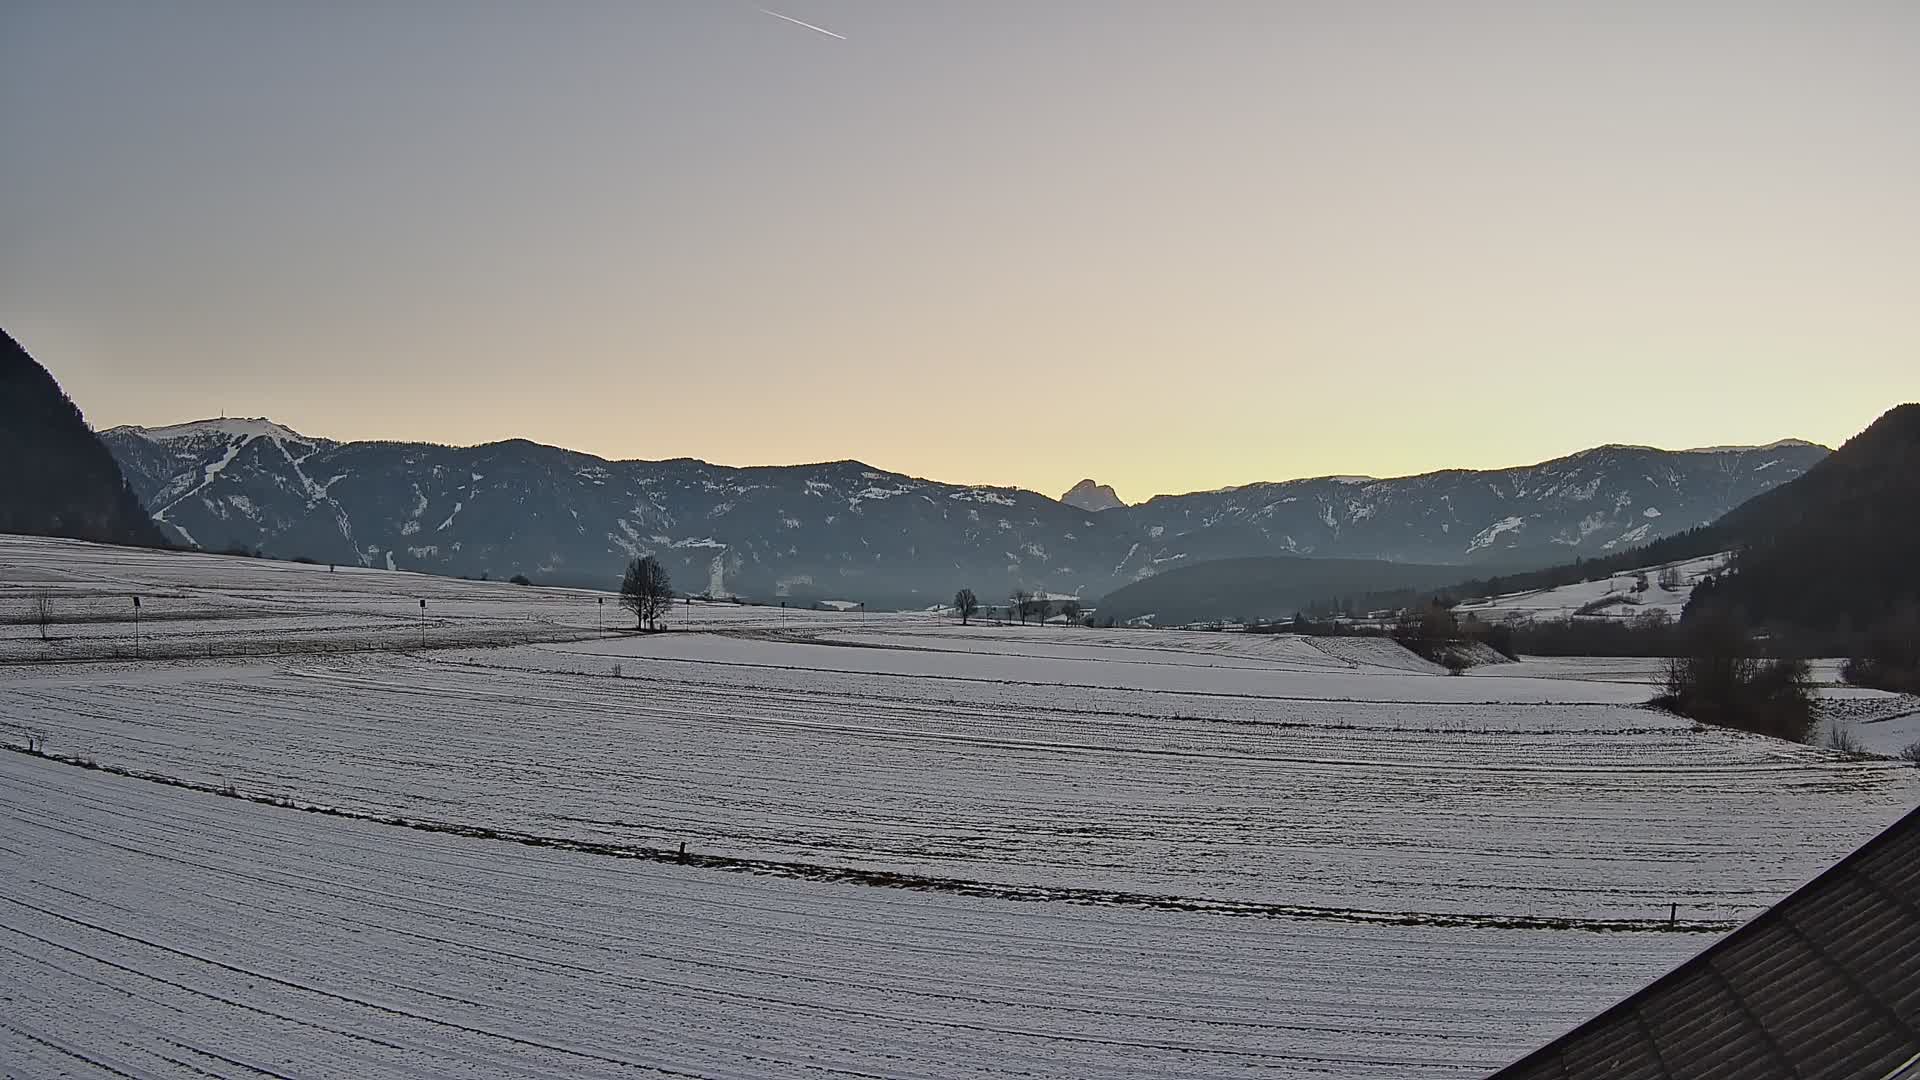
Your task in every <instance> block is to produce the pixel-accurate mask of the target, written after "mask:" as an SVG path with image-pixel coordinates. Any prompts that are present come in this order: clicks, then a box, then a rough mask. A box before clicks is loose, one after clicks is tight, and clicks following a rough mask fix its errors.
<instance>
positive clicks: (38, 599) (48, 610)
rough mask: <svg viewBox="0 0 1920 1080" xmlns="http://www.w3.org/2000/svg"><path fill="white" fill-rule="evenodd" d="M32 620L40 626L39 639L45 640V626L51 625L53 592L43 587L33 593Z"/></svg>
mask: <svg viewBox="0 0 1920 1080" xmlns="http://www.w3.org/2000/svg"><path fill="white" fill-rule="evenodd" d="M33 621H34V624H35V625H36V626H38V627H40V640H41V641H45V640H47V627H49V626H52V625H53V594H52V593H51V592H48V591H47V590H45V589H41V590H40V591H39V592H37V593H35V594H34V595H33Z"/></svg>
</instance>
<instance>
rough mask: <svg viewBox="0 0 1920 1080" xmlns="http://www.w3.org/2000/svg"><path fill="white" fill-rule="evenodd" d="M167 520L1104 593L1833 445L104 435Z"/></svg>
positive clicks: (1651, 533) (189, 534) (1614, 513)
mask: <svg viewBox="0 0 1920 1080" xmlns="http://www.w3.org/2000/svg"><path fill="white" fill-rule="evenodd" d="M101 437H102V439H103V440H104V441H105V442H106V444H107V446H108V447H109V448H110V449H111V450H112V451H113V454H114V456H115V457H116V458H117V459H118V460H119V462H120V465H121V468H122V470H123V471H124V472H125V473H126V476H127V479H128V481H129V482H130V483H131V484H132V485H133V488H134V490H135V491H136V492H137V493H138V494H139V495H140V498H141V499H142V500H143V501H144V502H145V503H146V505H147V507H148V509H149V510H150V511H151V512H152V513H153V515H154V517H155V519H156V520H158V521H159V522H160V523H161V525H162V527H163V528H164V529H166V530H167V531H168V532H169V533H170V534H171V535H173V536H175V537H178V538H179V539H182V540H188V541H191V542H193V543H196V544H198V545H200V546H201V547H204V548H207V549H209V550H215V551H218V550H224V549H227V548H230V547H233V546H236V545H237V546H242V547H246V548H248V549H256V548H257V549H261V550H264V551H265V552H267V553H268V554H273V555H279V556H283V557H297V556H305V557H308V558H312V559H317V560H320V561H322V562H338V563H359V564H363V565H369V566H390V567H396V568H401V569H415V570H423V571H428V572H432V573H441V574H457V575H467V576H473V577H478V576H480V575H481V574H483V573H484V574H488V575H490V576H492V577H496V578H499V577H506V576H508V575H511V574H515V573H523V574H526V575H528V576H529V577H532V578H533V579H535V580H536V581H540V582H543V583H554V584H588V585H599V586H611V585H612V584H614V583H616V582H617V581H618V579H619V575H620V570H621V567H622V566H623V564H624V562H625V560H626V559H627V558H629V557H631V556H634V555H639V554H653V555H656V556H658V557H660V558H661V559H662V560H663V561H664V562H665V563H666V564H667V565H668V567H669V569H670V570H671V572H672V574H673V577H674V582H675V584H676V586H678V587H679V588H681V589H682V590H685V591H691V592H702V591H705V592H711V593H713V594H715V595H725V594H736V595H743V596H749V597H754V598H774V597H791V598H793V599H795V600H800V601H805V600H811V599H819V598H847V597H851V598H855V599H862V600H866V601H868V602H870V603H873V604H901V605H907V604H921V605H924V604H930V603H934V602H938V601H941V600H944V599H946V598H949V597H951V596H952V595H953V592H954V590H955V589H956V588H959V587H961V586H967V587H971V588H973V589H974V590H975V591H976V592H979V593H980V594H981V595H982V596H991V595H1002V594H1003V591H1004V590H1006V589H1008V588H1012V587H1015V586H1019V585H1024V586H1028V587H1034V588H1044V589H1048V590H1051V591H1053V592H1058V593H1072V594H1075V595H1080V596H1084V597H1088V598H1097V597H1099V596H1101V595H1103V594H1104V593H1106V592H1107V591H1108V590H1110V589H1113V588H1116V587H1118V586H1120V585H1124V584H1126V583H1128V582H1131V581H1135V580H1138V579H1140V578H1142V577H1145V576H1148V575H1151V574H1153V573H1157V572H1159V571H1160V570H1163V569H1166V568H1169V567H1171V566H1176V565H1183V564H1187V563H1191V562H1197V561H1201V560H1205V559H1216V558H1232V557H1240V556H1248V555H1271V554H1282V553H1287V554H1296V555H1318V556H1343V557H1350V558H1352V557H1358V558H1378V559H1388V560H1395V561H1404V562H1420V563H1463V564H1464V563H1474V564H1499V565H1501V566H1517V565H1522V564H1533V565H1543V564H1546V563H1550V562H1562V561H1566V560H1569V559H1572V558H1574V557H1575V556H1580V555H1598V554H1603V553H1607V552H1611V551H1615V550H1619V549H1620V548H1622V547H1627V546H1631V545H1633V544H1637V543H1642V542H1645V541H1648V540H1652V539H1655V538H1657V537H1660V536H1664V535H1667V534H1670V533H1674V532H1678V531H1680V530H1683V529H1687V528H1691V527H1693V526H1695V525H1701V524H1705V523H1707V522H1709V521H1712V520H1714V519H1715V518H1717V517H1719V516H1720V515H1721V514H1722V513H1724V512H1726V511H1727V510H1729V509H1731V508H1732V507H1734V506H1736V505H1738V504H1739V503H1741V502H1743V501H1745V500H1746V499H1748V498H1750V497H1752V496H1753V495H1756V494H1758V493H1760V492H1762V491H1765V490H1768V489H1769V488H1772V487H1774V486H1777V485H1778V484H1780V483H1783V482H1785V481H1787V480H1790V479H1792V478H1793V477H1796V476H1798V475H1800V474H1801V473H1802V472H1804V471H1805V470H1806V469H1807V468H1808V467H1809V466H1811V465H1812V464H1813V463H1814V462H1816V461H1818V460H1820V459H1821V458H1822V457H1824V456H1825V455H1826V454H1827V450H1826V449H1825V448H1823V447H1819V446H1815V445H1812V444H1809V443H1803V442H1797V441H1788V442H1783V443H1776V444H1773V445H1771V446H1769V447H1766V448H1722V449H1715V450H1709V451H1692V452H1690V451H1667V450H1655V449H1650V448H1646V447H1630V446H1604V447H1600V448H1598V449H1594V450H1588V451H1584V452H1582V453H1578V454H1573V455H1570V456H1568V457H1564V458H1557V459H1555V460H1552V461H1547V462H1542V463H1541V464H1539V465H1533V466H1527V467H1523V468H1514V469H1501V470H1496V471H1469V470H1449V471H1444V472H1436V473H1428V474H1425V475H1422V476H1412V477H1403V478H1399V479H1387V480H1373V479H1367V478H1360V477H1340V478H1322V479H1311V480H1291V481H1286V482H1284V483H1266V484H1252V485H1248V486H1245V487H1238V488H1228V489H1224V490H1220V491H1207V492H1194V493H1191V494H1186V495H1162V496H1159V497H1156V498H1154V499H1151V500H1149V501H1147V502H1145V503H1141V504H1139V505H1136V506H1124V505H1123V506H1117V507H1114V508H1111V509H1105V510H1100V511H1098V512H1094V511H1089V510H1085V509H1082V508H1079V507H1075V506H1071V505H1068V504H1066V503H1064V502H1060V501H1057V500H1054V499H1051V498H1048V497H1046V496H1044V495H1040V494H1036V493H1034V492H1031V491H1024V490H1021V489H1018V488H1005V487H980V486H964V485H954V484H943V483H938V482H935V481H930V480H922V479H917V478H915V477H910V476H905V475H902V474H900V473H893V472H886V471H883V470H880V469H875V468H872V467H870V466H867V465H863V464H861V463H859V462H856V461H838V462H829V463H825V464H818V465H793V466H766V467H757V468H731V467H726V466H720V465H709V464H706V463H705V462H700V461H694V460H691V459H685V458H682V459H676V460H672V461H608V460H605V459H603V458H598V457H594V456H592V455H590V454H582V453H576V452H574V451H571V450H563V449H559V448H557V447H552V446H543V445H540V444H537V443H531V442H527V441H524V440H517V439H516V440H509V441H506V442H498V443H488V444H486V445H483V446H473V447H451V446H437V445H433V444H428V443H398V442H348V443H340V442H334V441H332V440H328V439H320V438H312V437H309V436H305V435H301V434H299V433H298V432H295V431H292V430H289V429H287V428H285V427H282V426H280V425H278V424H274V423H272V422H270V421H267V420H260V419H254V420H204V421H199V422H196V423H190V424H180V425H175V426H172V427H160V428H142V427H119V428H113V429H111V430H108V431H106V432H103V433H102V434H101Z"/></svg>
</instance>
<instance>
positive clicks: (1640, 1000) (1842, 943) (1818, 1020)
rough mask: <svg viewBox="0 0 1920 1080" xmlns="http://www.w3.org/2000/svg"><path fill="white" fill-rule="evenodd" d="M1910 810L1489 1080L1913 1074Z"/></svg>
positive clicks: (1893, 1079) (1918, 863)
mask: <svg viewBox="0 0 1920 1080" xmlns="http://www.w3.org/2000/svg"><path fill="white" fill-rule="evenodd" d="M1916 1056H1920V810H1915V811H1914V812H1912V813H1910V814H1908V815H1907V816H1906V817H1904V818H1901V819H1900V820H1899V821H1897V822H1895V823H1894V824H1893V825H1892V826H1891V827H1889V828H1888V829H1887V830H1886V831H1885V832H1883V833H1881V834H1880V835H1879V836H1876V837H1874V838H1873V839H1872V840H1870V841H1868V842H1867V843H1866V845H1865V846H1863V847H1862V848H1860V850H1858V851H1856V852H1854V853H1853V854H1851V855H1849V856H1847V857H1846V858H1845V859H1842V860H1841V861H1840V862H1839V863H1838V864H1836V865H1835V866H1834V867H1833V868H1832V869H1830V870H1828V871H1827V872H1826V873H1823V874H1821V875H1820V876H1819V877H1817V878H1815V879H1814V880H1813V881H1811V882H1808V883H1807V884H1806V885H1805V886H1803V887H1801V888H1800V889H1799V890H1798V891H1796V892H1795V893H1794V894H1793V895H1791V896H1789V897H1787V898H1786V899H1785V900H1782V901H1781V902H1780V903H1778V904H1776V905H1774V906H1773V907H1772V908H1771V909H1769V910H1768V911H1766V912H1765V913H1764V914H1762V915H1760V916H1758V917H1756V918H1755V919H1754V920H1753V921H1752V922H1749V923H1747V924H1746V925H1745V926H1742V927H1741V928H1740V929H1738V930H1735V931H1734V932H1733V933H1731V934H1729V935H1727V936H1726V937H1725V938H1722V939H1721V940H1720V941H1718V942H1715V943H1714V944H1713V945H1712V946H1710V947H1709V948H1708V949H1707V950H1706V951H1705V952H1702V953H1701V954H1700V955H1699V956H1696V957H1694V958H1693V959H1692V960H1689V961H1687V962H1686V963H1685V964H1682V965H1681V966H1680V967H1678V968H1676V969H1675V970H1674V971H1672V972H1670V973H1669V974H1667V975H1665V976H1663V977H1662V978H1660V979H1659V980H1658V981H1656V982H1654V983H1653V984H1652V985H1651V986H1648V987H1647V988H1646V989H1644V990H1641V991H1640V992H1639V993H1637V994H1634V995H1633V996H1632V997H1630V998H1628V999H1627V1000H1625V1001H1623V1002H1621V1003H1620V1004H1618V1005H1615V1006H1614V1007H1613V1008H1611V1009H1608V1010H1607V1011H1606V1012H1604V1013H1601V1014H1600V1015H1599V1016H1596V1017H1594V1018H1593V1019H1592V1020H1589V1021H1587V1022H1586V1023H1584V1024H1582V1025H1580V1026H1579V1027H1577V1028H1575V1029H1573V1030H1572V1031H1570V1032H1568V1033H1567V1034H1566V1035H1564V1036H1562V1037H1560V1038H1559V1039H1556V1040H1554V1041H1553V1042H1552V1043H1550V1044H1548V1045H1547V1046H1545V1047H1543V1048H1541V1049H1540V1050H1537V1051H1535V1052H1534V1053H1532V1054H1529V1055H1527V1056H1526V1057H1525V1058H1522V1059H1521V1060H1520V1061H1517V1062H1515V1063H1514V1064H1512V1065H1509V1066H1507V1067H1506V1068H1505V1069H1502V1070H1500V1071H1499V1072H1497V1073H1495V1074H1494V1080H1588V1078H1601V1077H1604V1078H1606V1080H1643V1078H1644V1080H1694V1078H1698V1080H1722V1078H1724V1080H1771V1078H1775V1077H1778V1078H1781V1080H1788V1078H1814V1077H1818V1078H1833V1080H1856V1078H1858V1080H1908V1077H1909V1076H1914V1077H1920V1069H1916V1068H1915V1067H1914V1065H1915V1058H1916Z"/></svg>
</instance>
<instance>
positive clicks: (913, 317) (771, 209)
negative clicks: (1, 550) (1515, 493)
mask: <svg viewBox="0 0 1920 1080" xmlns="http://www.w3.org/2000/svg"><path fill="white" fill-rule="evenodd" d="M771 7H772V10H773V11H775V12H777V13H779V14H780V15H785V16H787V17H788V18H785V19H783V18H778V17H775V16H774V15H772V14H768V13H767V12H765V11H763V10H761V9H760V7H759V6H758V5H755V4H751V3H733V2H730V0H620V2H613V0H567V2H565V3H559V4H534V3H530V2H529V3H502V2H494V0H408V2H406V3H401V4H383V3H377V2H375V0H343V2H340V3H329V4H260V3H254V2H251V0H232V2H215V0H172V2H168V3H150V2H144V0H117V2H106V0H52V2H43V0H9V2H7V3H6V4H4V5H0V146H3V147H5V156H4V163H5V164H4V174H3V175H4V181H3V182H0V326H4V327H5V328H6V329H7V330H8V331H10V332H11V333H12V334H13V335H14V336H15V337H16V338H18V339H19V340H20V341H21V343H22V344H24V345H25V346H26V347H27V349H28V350H29V351H30V352H32V353H33V354H34V356H35V357H36V358H37V359H39V360H40V361H41V362H42V363H44V364H45V365H46V366H47V367H48V368H49V369H50V370H52V371H53V373H54V374H55V375H56V376H57V377H58V378H59V379H60V380H61V382H62V384H63V385H64V386H65V387H66V388H67V390H68V392H69V393H70V394H71V395H72V396H73V397H74V398H75V400H76V401H77V402H78V403H79V404H80V406H81V407H82V408H83V409H84V410H85V412H86V414H87V417H88V419H89V420H90V421H91V422H92V423H93V424H94V425H95V426H96V427H101V428H104V427H107V426H112V425H116V424H122V423H142V424H148V425H157V424H165V423H171V422H178V421H182V420H187V419H194V418H200V417H206V416H215V415H222V414H225V415H230V416H267V417H270V418H272V419H274V420H277V421H279V422H281V423H283V424H286V425H288V426H290V427H293V428H295V429H297V430H300V431H303V432H306V433H308V434H313V435H325V436H330V437H333V438H339V439H361V438H396V439H417V440H428V441H434V442H445V443H457V444H466V443H477V442H484V441H489V440H494V439H502V438H512V437H524V438H530V439H534V440H537V441H541V442H547V443H553V444H557V445H561V446H566V447H570V448H573V449H578V450H584V451H588V452H591V453H595V454H600V455H603V456H607V457H614V458H667V457H682V456H688V457H698V458H702V459H705V460H709V461H715V462H720V463H724V464H731V465H751V464H784V463H795V462H809V461H824V460H836V459H841V458H857V459H860V460H862V461H866V462H868V463H870V464H873V465H876V466H880V467H884V468H888V469H895V470H899V471H902V472H907V473H912V474H914V475H919V476H925V477H930V478H935V479H940V480H947V481H953V482H968V483H995V484H1010V485H1017V486H1021V487H1028V488H1032V489H1035V490H1039V491H1043V492H1046V493H1048V494H1056V495H1057V494H1058V493H1060V492H1062V491H1064V490H1065V489H1066V488H1067V487H1068V486H1069V485H1071V484H1072V483H1073V482H1074V481H1076V480H1078V479H1080V478H1081V477H1083V476H1090V477H1094V478H1096V479H1098V480H1100V481H1102V482H1105V483H1110V484H1113V485H1114V486H1115V487H1116V488H1117V489H1118V491H1119V493H1120V494H1121V496H1122V497H1124V498H1127V499H1129V500H1139V499H1144V498H1146V497H1147V496H1150V495H1152V494H1155V493H1161V492H1179V491H1189V490H1199V489H1208V488H1215V487H1221V486H1225V485H1230V484H1239V483H1248V482H1253V481H1258V480H1280V479H1287V478H1291V477H1298V476H1314V475H1326V474H1367V475H1377V476H1388V475H1401V474H1407V473H1416V472H1422V471H1427V470H1432V469H1439V468H1451V467H1473V468H1485V467H1500V466H1506V465H1517V464H1526V463H1531V462H1534V461H1539V460H1543V459H1546V458H1549V457H1554V456H1557V455H1560V454H1564V453H1568V452H1572V451H1575V450H1578V449H1583V448H1585V447H1589V446H1594V445H1599V444H1602V443H1609V442H1622V443H1635V444H1646V445H1655V446H1667V447H1674V448H1680V447H1688V446H1698V445H1720V444H1736V443H1762V442H1769V441H1772V440H1775V439H1779V438H1783V437H1790V436H1791V437H1801V438H1807V439H1813V440H1815V441H1819V442H1824V443H1826V444H1828V445H1837V444H1838V443H1839V442H1840V441H1842V440H1844V439H1845V438H1846V437H1848V436H1849V435H1851V434H1853V433H1855V432H1856V431H1858V430H1859V429H1861V428H1862V427H1864V426H1865V425H1866V424H1867V423H1869V422H1870V421H1871V420H1872V419H1873V418H1874V417H1875V416H1877V415H1879V414H1880V413H1881V412H1883V411H1884V410H1885V409H1887V408H1889V407H1891V406H1892V405H1894V404H1896V403H1898V402H1900V401H1905V400H1914V399H1916V398H1920V4H1915V3H1912V2H1911V0H1897V2H1886V3H1847V2H1835V3H1801V4H1776V3H1767V2H1763V0H1755V2H1747V3H1739V4H1731V3H1671V2H1635V0H1610V2H1605V3H1577V2H1552V3H1539V2H1534V0H1528V2H1524V3H1521V2H1515V3H1492V2H1475V0H1460V2H1449V3H1445V4H1439V3H1430V2H1425V0H1420V2H1407V3H1380V2H1369V0H1353V2H1346V0H1342V2H1334V0H1326V2H1312V0H1298V2H1292V0H1258V2H1254V0H1247V2H1240V3H1208V2H1204V0H1193V2H1180V3H1171V2H1170V3H1144V2H1132V0H1051V2H1046V0H1021V2H1014V0H966V2H957V0H956V2H949V0H911V2H907V0H886V2H880V0H785V2H783V3H778V4H773V5H771ZM789 20H800V21H801V22H805V23H811V24H813V25H815V26H817V27H821V28H823V29H825V30H829V31H831V34H832V35H838V36H831V35H830V34H828V33H822V32H817V31H815V30H813V29H809V28H808V27H806V26H802V25H799V24H798V23H796V22H793V21H789Z"/></svg>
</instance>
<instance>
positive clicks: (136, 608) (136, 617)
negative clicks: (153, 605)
mask: <svg viewBox="0 0 1920 1080" xmlns="http://www.w3.org/2000/svg"><path fill="white" fill-rule="evenodd" d="M133 655H135V656H139V655H140V596H139V594H137V593H136V594H135V595H134V597H133Z"/></svg>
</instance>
